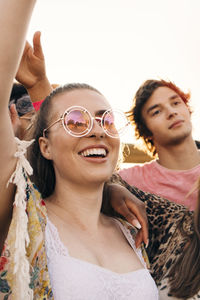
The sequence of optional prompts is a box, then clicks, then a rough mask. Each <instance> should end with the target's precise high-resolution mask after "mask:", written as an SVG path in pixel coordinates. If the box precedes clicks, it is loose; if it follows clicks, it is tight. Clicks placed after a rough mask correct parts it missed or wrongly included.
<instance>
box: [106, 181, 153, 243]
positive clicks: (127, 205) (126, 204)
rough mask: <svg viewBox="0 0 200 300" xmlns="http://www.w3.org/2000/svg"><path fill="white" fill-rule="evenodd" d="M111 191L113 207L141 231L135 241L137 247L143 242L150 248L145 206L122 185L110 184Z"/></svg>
mask: <svg viewBox="0 0 200 300" xmlns="http://www.w3.org/2000/svg"><path fill="white" fill-rule="evenodd" d="M109 190H110V192H111V199H110V202H111V205H112V207H113V208H114V209H115V210H116V211H117V212H118V213H120V214H121V215H122V216H124V217H125V218H126V220H127V221H128V222H129V223H131V224H132V225H133V226H135V227H137V228H138V229H139V231H138V234H137V237H136V241H135V243H136V247H139V246H140V244H141V242H142V241H144V243H145V245H146V246H148V220H147V215H146V209H145V204H144V203H143V202H142V201H141V200H139V199H138V198H136V197H135V196H134V195H133V194H131V193H130V192H129V191H128V190H127V189H126V188H125V187H123V186H121V185H118V184H109Z"/></svg>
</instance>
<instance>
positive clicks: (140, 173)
mask: <svg viewBox="0 0 200 300" xmlns="http://www.w3.org/2000/svg"><path fill="white" fill-rule="evenodd" d="M189 98H190V95H189V94H186V93H184V92H183V91H181V89H180V88H178V87H177V86H176V85H175V84H174V83H172V82H168V81H165V80H147V81H145V82H144V83H143V84H142V85H141V86H140V87H139V89H138V91H137V92H136V94H135V97H134V102H133V106H132V108H131V109H130V110H129V112H128V113H127V116H128V118H129V120H130V122H131V123H132V124H133V125H134V127H135V132H136V137H137V138H138V139H140V140H142V141H143V143H144V147H145V148H146V150H148V151H149V153H151V155H152V156H153V157H155V160H153V161H151V162H148V163H145V164H142V165H135V166H133V167H131V168H127V169H122V170H120V172H119V174H120V176H121V177H122V178H123V179H124V180H125V181H126V182H128V183H129V184H130V185H134V186H136V187H138V188H139V189H141V190H143V191H146V192H150V193H154V194H158V195H159V196H162V197H165V198H167V199H169V200H171V201H174V202H176V203H179V204H183V205H185V206H187V207H189V209H190V210H194V208H195V203H196V198H197V191H193V190H194V189H193V186H194V182H196V181H197V179H198V177H199V176H200V151H199V150H198V148H197V145H196V143H195V141H194V139H193V138H192V124H191V110H190V107H189ZM192 191H193V192H192Z"/></svg>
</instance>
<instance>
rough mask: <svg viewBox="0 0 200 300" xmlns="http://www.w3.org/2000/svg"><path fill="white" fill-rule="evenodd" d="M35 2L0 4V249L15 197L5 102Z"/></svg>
mask: <svg viewBox="0 0 200 300" xmlns="http://www.w3.org/2000/svg"><path fill="white" fill-rule="evenodd" d="M35 2H36V0H28V1H27V0H1V1H0V41H1V42H0V107H1V109H0V119H1V126H0V140H1V143H0V195H1V197H0V248H2V243H3V241H4V239H5V235H6V233H7V230H8V226H9V224H10V219H11V214H12V201H13V197H14V186H12V185H11V184H10V185H9V186H8V188H7V182H8V180H9V178H10V176H11V174H12V173H13V171H14V169H15V166H16V158H14V154H15V151H16V144H15V140H14V133H13V129H12V125H11V120H10V117H9V111H8V101H9V96H10V92H11V88H12V84H13V79H14V77H15V74H16V72H17V68H18V65H19V61H20V57H21V54H22V51H23V48H24V40H25V35H26V31H27V27H28V23H29V20H30V16H31V13H32V9H33V7H34V4H35ZM0 250H1V249H0Z"/></svg>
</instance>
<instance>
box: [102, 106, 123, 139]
mask: <svg viewBox="0 0 200 300" xmlns="http://www.w3.org/2000/svg"><path fill="white" fill-rule="evenodd" d="M102 123H103V128H104V130H105V132H106V133H107V134H108V135H109V136H111V137H119V135H121V134H122V133H124V130H125V129H126V127H127V125H128V121H127V118H126V116H125V114H124V113H123V112H121V111H117V110H116V111H115V110H110V111H106V112H105V113H104V115H103V120H102Z"/></svg>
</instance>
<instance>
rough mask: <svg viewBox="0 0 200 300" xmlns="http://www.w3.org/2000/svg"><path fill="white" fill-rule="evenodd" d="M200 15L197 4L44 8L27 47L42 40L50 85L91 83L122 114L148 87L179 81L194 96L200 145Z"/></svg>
mask: <svg viewBox="0 0 200 300" xmlns="http://www.w3.org/2000/svg"><path fill="white" fill-rule="evenodd" d="M199 12H200V1H199V0H38V2H37V4H36V7H35V10H34V13H33V16H32V20H31V23H30V26H29V30H28V40H29V42H31V40H32V36H33V33H34V32H35V31H37V30H40V31H41V32H42V46H43V50H44V54H45V58H46V68H47V75H48V77H49V80H50V82H51V83H58V84H64V83H68V82H85V83H89V84H90V85H92V86H94V87H95V88H97V89H98V90H99V91H100V92H101V93H102V94H104V96H105V97H106V98H107V99H108V101H109V102H110V103H111V105H112V106H113V107H114V108H118V109H122V110H123V111H127V110H129V108H130V107H131V104H132V99H133V96H134V94H135V92H136V91H137V89H138V88H139V86H140V85H141V84H142V83H143V82H144V81H145V80H146V79H150V78H152V79H160V78H164V79H168V80H171V81H173V82H174V83H175V84H177V85H178V86H179V87H180V88H181V89H183V90H184V91H185V92H188V91H190V92H191V103H190V104H191V106H192V109H193V111H194V112H193V114H192V122H193V137H194V138H195V139H199V140H200V128H199V127H200V126H199V125H200V96H199V90H200V18H199ZM122 141H124V142H130V143H134V141H135V140H134V134H133V129H132V128H131V127H130V128H129V130H128V132H127V134H126V135H125V136H124V137H123V138H122Z"/></svg>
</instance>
